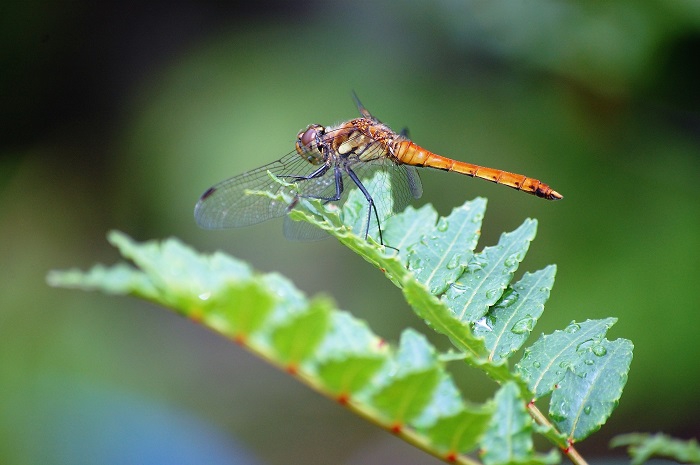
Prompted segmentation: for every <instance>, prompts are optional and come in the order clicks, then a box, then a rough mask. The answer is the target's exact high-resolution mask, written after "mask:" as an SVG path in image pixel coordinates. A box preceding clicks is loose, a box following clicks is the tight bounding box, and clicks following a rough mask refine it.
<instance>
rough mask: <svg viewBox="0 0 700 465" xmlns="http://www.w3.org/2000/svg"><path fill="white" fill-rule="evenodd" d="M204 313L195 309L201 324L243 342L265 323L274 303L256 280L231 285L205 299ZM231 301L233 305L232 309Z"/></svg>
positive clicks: (264, 288) (266, 290) (273, 299)
mask: <svg viewBox="0 0 700 465" xmlns="http://www.w3.org/2000/svg"><path fill="white" fill-rule="evenodd" d="M205 300H207V301H208V302H207V305H206V308H207V310H206V311H205V312H201V310H196V311H195V313H197V314H200V313H201V318H202V319H203V320H204V321H203V322H204V323H205V324H206V325H207V326H210V327H212V328H215V329H216V330H217V331H219V332H221V333H223V334H227V335H229V336H231V337H234V338H236V339H238V340H245V339H247V338H248V336H249V335H250V334H252V333H255V332H256V331H258V330H260V329H261V328H262V327H263V325H264V324H265V323H266V322H267V321H268V318H269V316H270V313H271V312H272V311H273V310H274V308H275V305H276V303H277V300H276V299H275V297H274V296H272V295H271V294H270V293H269V291H268V289H267V288H266V287H265V286H263V285H262V284H261V283H259V282H256V281H248V282H241V283H239V282H232V283H231V284H230V285H229V286H228V287H226V288H223V289H221V291H220V292H218V293H217V294H216V296H215V297H207V298H206V299H205ZM231 302H236V305H235V306H232V305H231Z"/></svg>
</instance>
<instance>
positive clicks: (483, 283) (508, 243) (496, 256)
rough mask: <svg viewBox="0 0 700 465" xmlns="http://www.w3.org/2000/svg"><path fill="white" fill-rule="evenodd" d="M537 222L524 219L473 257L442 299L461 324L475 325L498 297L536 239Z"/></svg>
mask: <svg viewBox="0 0 700 465" xmlns="http://www.w3.org/2000/svg"><path fill="white" fill-rule="evenodd" d="M536 232H537V222H536V221H535V220H529V219H528V220H525V222H524V223H523V224H522V225H521V226H520V227H519V228H518V229H516V230H515V231H513V232H510V233H504V234H502V235H501V238H500V240H499V241H498V245H495V246H493V247H486V248H484V250H483V251H482V252H481V253H478V254H476V255H474V256H473V257H472V258H471V260H470V261H469V264H468V265H467V268H466V270H465V272H464V274H462V275H461V276H460V277H459V279H457V281H456V282H454V284H452V286H450V288H449V289H448V291H447V292H446V293H445V300H446V301H447V302H448V305H449V306H450V308H451V309H452V311H453V312H454V313H455V315H457V318H459V319H460V320H461V321H465V322H469V323H474V322H475V321H477V320H479V319H480V318H481V317H483V316H484V315H486V312H487V311H488V309H489V307H491V306H492V305H494V304H495V303H496V302H497V301H498V299H500V298H501V295H502V294H503V291H504V290H505V289H506V286H507V285H508V283H509V282H510V281H511V280H512V279H513V274H514V273H515V270H517V269H518V265H520V262H521V261H522V260H523V259H524V258H525V254H526V253H527V250H528V248H529V246H530V241H532V240H533V239H534V238H535V234H536Z"/></svg>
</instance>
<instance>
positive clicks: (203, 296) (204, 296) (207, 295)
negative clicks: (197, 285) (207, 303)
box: [197, 291, 211, 300]
mask: <svg viewBox="0 0 700 465" xmlns="http://www.w3.org/2000/svg"><path fill="white" fill-rule="evenodd" d="M197 297H199V300H209V298H210V297H211V292H209V291H207V292H202V293H201V294H199V295H198V296H197Z"/></svg>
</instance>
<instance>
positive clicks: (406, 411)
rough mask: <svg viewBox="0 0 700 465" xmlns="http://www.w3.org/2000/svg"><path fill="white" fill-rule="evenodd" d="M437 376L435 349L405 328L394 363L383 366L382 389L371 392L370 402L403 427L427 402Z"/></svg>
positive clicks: (420, 336)
mask: <svg viewBox="0 0 700 465" xmlns="http://www.w3.org/2000/svg"><path fill="white" fill-rule="evenodd" d="M440 376H441V370H440V368H439V367H438V365H437V357H436V355H435V349H434V348H433V347H432V346H431V345H430V344H428V342H427V340H426V339H425V336H423V335H420V334H418V333H416V332H415V331H411V330H406V331H404V332H403V333H402V334H401V342H400V344H399V350H398V353H397V355H396V357H395V359H394V362H393V364H391V365H390V366H387V367H385V372H384V374H383V376H382V378H381V380H379V381H377V383H378V384H380V385H381V388H380V389H379V390H378V391H377V392H375V393H374V394H373V395H372V399H371V403H372V404H373V405H374V406H375V408H376V409H377V410H379V411H381V412H382V414H383V415H384V416H385V417H386V418H387V419H388V420H389V421H390V422H391V423H392V424H394V425H397V426H403V425H405V424H406V423H408V422H409V421H411V420H413V419H414V418H416V417H417V416H418V415H420V414H421V412H422V411H423V410H424V409H425V408H426V406H427V405H428V404H429V402H430V400H431V398H432V396H433V391H434V390H435V388H436V387H437V385H438V383H439V381H440Z"/></svg>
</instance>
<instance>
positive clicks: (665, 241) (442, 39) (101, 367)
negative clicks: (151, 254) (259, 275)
mask: <svg viewBox="0 0 700 465" xmlns="http://www.w3.org/2000/svg"><path fill="white" fill-rule="evenodd" d="M2 11H3V13H2V15H1V19H0V24H1V25H2V27H1V28H0V48H1V49H2V51H1V52H0V70H1V71H0V84H1V86H2V87H1V88H2V105H1V106H0V277H1V279H0V463H3V464H37V463H41V464H44V465H47V464H71V465H75V464H93V463H100V464H112V463H114V464H117V463H118V464H122V463H131V464H151V463H168V464H195V463H196V464H201V463H207V464H291V463H294V464H309V465H314V464H326V463H330V462H333V463H342V464H382V463H404V464H412V463H421V464H427V463H439V462H438V461H437V460H434V459H433V458H432V457H429V456H427V455H426V454H424V453H423V452H421V451H418V450H416V449H413V448H412V447H411V446H409V445H407V444H404V443H403V442H401V441H400V440H398V439H396V438H394V437H393V436H391V435H390V434H388V433H386V432H384V431H382V430H380V429H378V428H377V427H375V426H373V425H370V424H367V423H365V422H363V421H361V420H359V419H357V418H355V417H354V416H353V415H351V414H350V413H349V412H347V411H345V410H343V409H342V408H340V407H339V406H337V405H335V404H334V403H332V402H330V401H328V400H326V399H323V398H321V397H320V396H319V395H317V394H315V393H314V392H311V391H310V390H308V389H307V388H306V387H304V386H302V385H300V384H299V383H298V382H297V381H295V380H294V379H292V378H290V377H289V376H287V375H285V374H283V373H279V372H277V371H276V370H274V369H273V368H270V367H268V366H266V365H265V364H264V363H263V362H261V361H259V360H257V359H255V358H254V357H252V356H251V355H249V354H247V353H246V352H245V351H243V350H241V349H240V348H239V347H237V346H235V345H233V344H230V343H229V342H227V341H225V340H223V339H221V338H219V337H217V336H216V335H214V334H212V333H210V332H209V331H207V330H205V329H204V328H202V327H199V326H197V325H195V324H193V323H191V322H189V321H186V320H184V319H181V318H179V317H178V316H176V315H174V314H172V313H170V312H168V311H166V310H164V309H161V308H157V307H155V306H152V305H148V304H145V303H141V302H139V301H136V300H133V299H129V298H114V297H108V296H103V295H99V294H87V293H83V292H79V291H67V290H60V289H51V288H49V287H48V286H47V285H46V284H45V281H44V279H45V275H46V273H47V271H48V270H50V269H61V268H68V267H73V266H78V267H81V268H87V267H89V266H91V265H92V264H93V263H95V262H104V263H113V262H115V261H116V260H118V256H117V254H116V252H115V251H114V250H113V249H112V248H111V247H110V246H109V245H108V244H107V242H106V240H105V234H106V232H107V231H108V230H110V229H120V230H122V231H125V232H126V233H128V234H130V235H132V236H133V237H135V238H136V239H139V240H146V239H152V238H164V237H168V236H177V237H180V238H182V239H183V240H184V241H186V242H187V243H190V244H192V245H193V246H195V247H196V248H198V249H200V250H202V251H214V250H216V249H222V250H225V251H226V252H228V253H230V254H232V255H234V256H236V257H239V258H242V259H245V260H247V261H249V262H250V263H251V264H252V265H253V266H254V267H255V268H257V269H258V270H261V271H279V272H281V273H283V274H285V275H286V276H288V277H290V278H291V279H292V280H293V281H294V282H295V283H296V285H297V286H298V287H299V288H301V289H302V290H304V291H305V292H306V293H308V294H309V295H313V294H316V293H325V294H328V295H331V296H333V298H334V299H336V301H337V302H338V305H339V306H340V307H341V308H344V309H347V310H350V311H352V312H353V313H354V314H355V315H356V316H358V317H361V318H364V319H366V320H368V321H369V323H370V325H371V327H372V328H373V329H374V330H375V331H376V332H377V333H378V334H380V335H382V336H384V337H385V338H387V339H388V340H391V341H395V340H396V339H397V337H398V335H399V334H400V331H401V329H402V328H404V327H406V326H412V327H414V328H417V329H420V330H423V331H426V332H429V331H427V330H426V329H425V327H424V326H423V324H422V323H421V322H420V321H419V320H418V319H417V318H416V317H415V316H414V315H413V314H412V313H411V311H410V310H409V308H408V307H407V306H406V304H405V303H404V302H403V301H402V299H401V295H400V292H399V291H398V290H397V289H396V288H394V287H393V286H392V285H391V284H390V283H389V282H388V281H387V280H385V279H384V278H383V277H382V275H381V274H380V273H379V272H378V271H376V270H374V269H371V268H370V267H368V265H367V264H366V263H364V262H363V260H362V259H361V258H359V257H357V256H354V255H352V254H351V253H349V252H348V251H346V250H344V249H343V248H342V247H341V246H340V245H339V244H337V243H336V242H334V241H333V240H326V241H321V242H312V243H299V242H289V241H286V240H284V239H283V237H282V232H281V221H275V222H268V223H265V224H261V225H258V226H254V227H250V228H246V229H241V230H231V231H223V232H211V231H203V230H199V229H198V228H197V227H196V226H195V224H194V221H193V217H192V210H193V207H194V203H195V202H196V200H197V198H198V196H199V195H200V194H201V193H202V192H203V191H204V190H205V189H206V188H207V187H209V186H210V185H211V184H213V183H215V182H218V181H220V180H222V179H224V178H226V177H229V176H232V175H234V174H237V173H239V172H241V171H244V170H247V169H251V168H254V167H257V166H259V165H262V164H264V163H267V162H270V161H273V160H275V159H276V158H278V157H280V156H281V155H283V154H284V153H287V152H288V151H290V150H291V149H292V147H293V142H294V138H295V136H296V133H297V131H298V130H299V129H301V128H302V127H305V126H306V125H307V124H308V123H312V122H318V123H321V124H330V123H334V122H338V121H342V120H345V119H349V118H351V117H354V116H356V109H355V108H354V105H353V103H352V100H351V97H350V95H351V91H352V90H353V89H354V90H355V91H356V92H357V93H358V94H359V95H360V97H361V98H362V99H363V102H364V104H365V105H366V106H367V107H368V108H369V109H370V111H372V112H373V113H374V114H375V115H376V116H378V117H379V118H380V119H382V120H383V121H384V122H386V123H388V124H389V125H391V126H393V127H394V128H395V129H397V130H398V129H401V128H402V127H404V126H407V127H409V129H410V131H411V136H412V138H413V139H414V140H415V141H416V142H418V143H419V144H421V145H423V146H425V147H427V148H429V149H431V150H434V151H436V152H438V153H441V154H445V155H447V156H451V157H454V158H457V159H461V160H465V161H470V162H472V163H478V164H482V165H486V166H492V167H496V168H501V169H507V170H510V171H514V172H521V173H524V174H527V175H530V176H533V177H537V178H539V179H541V180H543V181H545V182H547V183H549V184H550V185H552V186H553V187H554V188H555V189H557V190H558V191H559V192H561V193H562V194H564V196H565V199H564V200H563V201H561V202H557V203H550V202H545V201H543V200H540V199H537V198H535V197H532V196H528V195H524V194H520V193H517V192H515V191H512V190H510V189H507V188H505V187H502V186H496V185H492V184H490V183H487V182H483V181H477V180H472V179H469V178H466V177H462V176H458V175H455V174H449V173H444V172H439V171H431V172H424V173H423V176H422V179H423V183H424V187H425V195H424V197H423V198H422V199H421V200H420V201H419V202H417V203H416V204H417V205H421V204H423V203H425V202H430V203H433V204H434V205H435V206H436V207H437V208H438V210H439V211H440V212H441V213H442V214H447V213H449V211H450V209H451V208H452V207H454V206H457V205H459V204H461V203H463V202H464V201H465V200H467V199H471V198H474V197H476V196H485V197H488V199H489V208H488V210H487V215H486V218H485V221H484V227H483V239H482V242H481V246H483V245H488V244H492V243H494V242H495V241H496V240H497V238H498V236H499V234H500V233H501V232H502V231H505V230H512V229H514V228H515V227H517V226H518V225H519V224H520V223H521V222H522V221H523V220H524V219H525V218H527V217H535V218H537V219H538V220H539V221H540V223H539V232H538V237H537V239H536V240H535V242H534V243H533V245H532V246H531V249H530V253H529V255H528V257H527V259H526V260H525V262H524V264H523V266H522V268H521V269H522V270H535V269H539V268H541V267H543V266H545V265H546V264H549V263H556V264H557V265H558V267H559V268H558V270H559V271H558V276H557V282H556V285H555V287H554V290H553V292H552V295H551V298H550V301H549V303H548V305H547V311H546V312H545V313H544V315H543V317H542V319H541V321H540V323H539V325H538V326H537V327H536V329H535V334H536V335H538V334H539V333H541V332H549V331H552V330H554V329H557V328H563V327H565V326H566V325H567V324H568V323H569V322H570V321H571V320H572V319H576V320H584V319H587V318H602V317H607V316H615V317H618V318H619V322H618V323H617V325H616V326H615V327H614V328H613V329H612V330H611V332H610V333H609V336H608V337H609V338H611V339H614V338H617V337H625V338H628V339H631V340H632V341H633V342H634V343H635V346H636V347H635V357H634V361H633V364H632V370H631V373H630V377H629V382H628V385H627V388H626V389H625V392H624V395H623V397H622V400H621V403H620V406H619V408H618V409H617V411H616V412H615V413H614V415H613V417H612V418H611V420H610V421H609V423H608V424H607V425H606V426H604V427H603V429H602V430H601V431H600V432H599V433H597V434H596V435H594V436H593V437H592V438H590V439H589V440H587V441H585V442H584V443H582V444H581V445H580V450H581V452H582V453H583V455H584V456H586V457H588V458H589V459H591V460H592V461H596V460H602V457H609V456H611V455H613V456H614V455H619V454H620V453H621V451H612V452H611V451H609V450H608V449H607V442H608V440H609V439H610V437H611V436H613V435H615V434H618V433H622V432H629V431H652V432H654V431H658V430H663V431H665V432H668V433H671V434H675V435H678V436H680V437H693V436H698V433H699V432H700V422H699V421H698V418H700V403H699V402H698V398H697V389H698V381H699V378H700V366H699V364H698V355H699V354H700V350H699V349H698V347H699V346H698V336H697V335H698V328H700V300H699V299H698V277H700V272H699V271H698V266H699V263H698V259H699V258H700V206H699V205H700V196H699V194H700V164H699V163H698V162H699V160H698V158H699V156H700V115H699V114H698V109H699V108H700V91H699V84H700V60H698V50H700V3H698V2H697V1H696V0H672V1H664V2H662V1H656V0H638V1H634V2H632V1H624V0H609V1H606V2H576V1H555V0H535V1H528V2H521V1H501V0H497V1H485V0H484V1H457V0H437V1H431V2H427V1H405V2H388V1H375V2H361V1H358V2H340V1H324V2H320V1H319V2H313V1H309V2H284V1H261V2H241V3H236V2H232V3H229V2H222V1H197V2H195V1H188V0H174V1H169V2H164V1H156V2H135V1H129V0H127V1H114V0H103V1H100V2H86V1H75V2H42V1H27V2H11V3H10V4H6V5H4V6H3V7H2ZM432 340H433V341H434V342H435V343H436V344H437V345H438V346H440V347H442V348H444V347H446V344H445V342H444V341H442V340H441V339H440V338H436V337H432ZM533 340H534V337H533ZM454 371H455V373H456V376H457V377H458V379H459V382H460V383H461V385H462V386H464V387H465V392H467V393H469V395H470V396H471V398H472V399H473V400H476V401H479V400H483V399H486V398H487V397H488V396H489V395H490V394H491V393H492V392H493V389H494V386H493V384H492V383H491V382H489V381H487V380H484V379H483V376H482V375H481V374H480V373H477V372H474V371H471V370H468V369H466V368H463V367H460V366H457V365H455V367H454ZM545 447H546V448H548V446H545Z"/></svg>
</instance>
